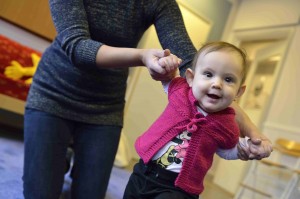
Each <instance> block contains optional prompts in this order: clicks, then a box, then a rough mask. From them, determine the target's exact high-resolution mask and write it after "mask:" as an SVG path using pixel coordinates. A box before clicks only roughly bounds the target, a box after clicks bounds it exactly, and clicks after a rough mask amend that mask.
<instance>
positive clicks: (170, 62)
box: [158, 49, 182, 80]
mask: <svg viewBox="0 0 300 199" xmlns="http://www.w3.org/2000/svg"><path fill="white" fill-rule="evenodd" d="M181 62H182V60H181V59H180V58H178V57H177V56H176V55H173V54H171V52H170V50H168V49H166V50H165V57H162V58H160V59H159V60H158V64H159V65H160V66H161V67H162V68H163V69H164V70H165V71H166V74H167V76H168V77H169V78H170V80H171V79H173V78H174V77H175V76H179V69H178V67H179V65H180V64H181Z"/></svg>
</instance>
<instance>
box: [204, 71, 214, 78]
mask: <svg viewBox="0 0 300 199" xmlns="http://www.w3.org/2000/svg"><path fill="white" fill-rule="evenodd" d="M203 75H204V76H206V77H212V76H213V74H212V73H211V72H208V71H206V72H204V73H203Z"/></svg>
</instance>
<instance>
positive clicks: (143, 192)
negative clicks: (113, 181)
mask: <svg viewBox="0 0 300 199" xmlns="http://www.w3.org/2000/svg"><path fill="white" fill-rule="evenodd" d="M177 176H178V174H177V173H175V172H171V171H168V170H166V169H163V168H160V167H159V166H157V165H156V164H154V163H149V164H147V165H145V164H144V162H143V161H142V160H140V161H139V162H138V163H137V164H136V165H135V166H134V169H133V173H132V174H131V176H130V179H129V181H128V184H127V186H126V189H125V193H124V196H123V199H198V198H199V196H198V195H192V194H189V193H186V192H185V191H183V190H182V189H180V188H178V187H175V186H174V184H175V179H176V178H177Z"/></svg>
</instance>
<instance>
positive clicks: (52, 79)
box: [26, 0, 201, 126]
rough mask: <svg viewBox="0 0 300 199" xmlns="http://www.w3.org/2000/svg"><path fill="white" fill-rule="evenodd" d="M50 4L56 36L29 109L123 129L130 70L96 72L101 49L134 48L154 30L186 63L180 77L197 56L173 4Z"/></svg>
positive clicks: (101, 0) (136, 0)
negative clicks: (150, 27)
mask: <svg viewBox="0 0 300 199" xmlns="http://www.w3.org/2000/svg"><path fill="white" fill-rule="evenodd" d="M49 2H50V8H51V14H52V18H53V21H54V24H55V27H56V30H57V33H58V34H57V37H56V38H55V40H54V41H53V43H52V44H51V45H50V47H49V48H47V49H46V51H45V52H44V53H43V56H42V59H41V61H40V63H39V66H38V69H37V71H36V73H35V75H34V78H33V83H32V85H31V88H30V92H29V95H28V98H27V104H26V107H27V108H33V109H38V110H43V111H45V112H48V113H51V114H54V115H57V116H60V117H62V118H66V119H70V120H76V121H80V122H87V123H92V124H100V125H117V126H122V124H123V108H124V103H125V100H124V97H125V91H126V80H127V76H128V70H127V69H99V68H97V67H96V53H97V51H98V49H99V48H100V47H101V45H102V44H106V45H110V46H115V47H133V48H134V47H136V46H137V44H138V42H139V40H140V39H141V37H142V35H143V33H144V32H145V31H146V30H147V28H148V27H149V26H150V25H152V24H154V25H155V28H156V30H157V34H158V36H159V40H160V42H161V44H162V46H163V48H164V49H165V48H169V49H170V50H171V52H172V53H173V54H176V55H177V56H179V57H180V58H182V59H183V60H184V62H183V64H182V66H181V69H182V70H181V71H182V72H183V71H184V69H185V68H186V67H188V66H189V65H190V63H191V60H192V58H193V55H194V54H195V52H196V50H195V48H194V46H193V45H192V43H191V41H190V39H189V38H188V35H187V33H186V31H185V28H184V25H183V23H182V17H181V15H180V11H179V8H178V5H177V4H176V1H175V0H127V1H125V0H50V1H49ZM200 31H201V30H199V32H200Z"/></svg>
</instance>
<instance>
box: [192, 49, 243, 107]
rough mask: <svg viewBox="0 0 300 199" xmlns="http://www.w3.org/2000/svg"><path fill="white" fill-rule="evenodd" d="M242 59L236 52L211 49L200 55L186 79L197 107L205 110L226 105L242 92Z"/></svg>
mask: <svg viewBox="0 0 300 199" xmlns="http://www.w3.org/2000/svg"><path fill="white" fill-rule="evenodd" d="M242 72H243V66H242V59H241V57H240V56H239V54H238V53H236V52H231V51H214V52H210V53H207V54H205V55H200V56H199V58H198V61H197V63H196V67H195V71H194V76H193V79H192V81H188V82H189V85H190V87H192V91H193V94H194V96H195V98H196V99H197V100H198V102H199V105H200V107H201V108H202V109H203V110H204V111H205V112H208V113H211V112H217V111H220V110H223V109H225V108H227V107H228V106H229V105H230V104H231V103H232V101H233V100H234V99H235V98H236V97H239V96H240V95H242V93H243V92H244V89H245V87H241V81H242Z"/></svg>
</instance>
